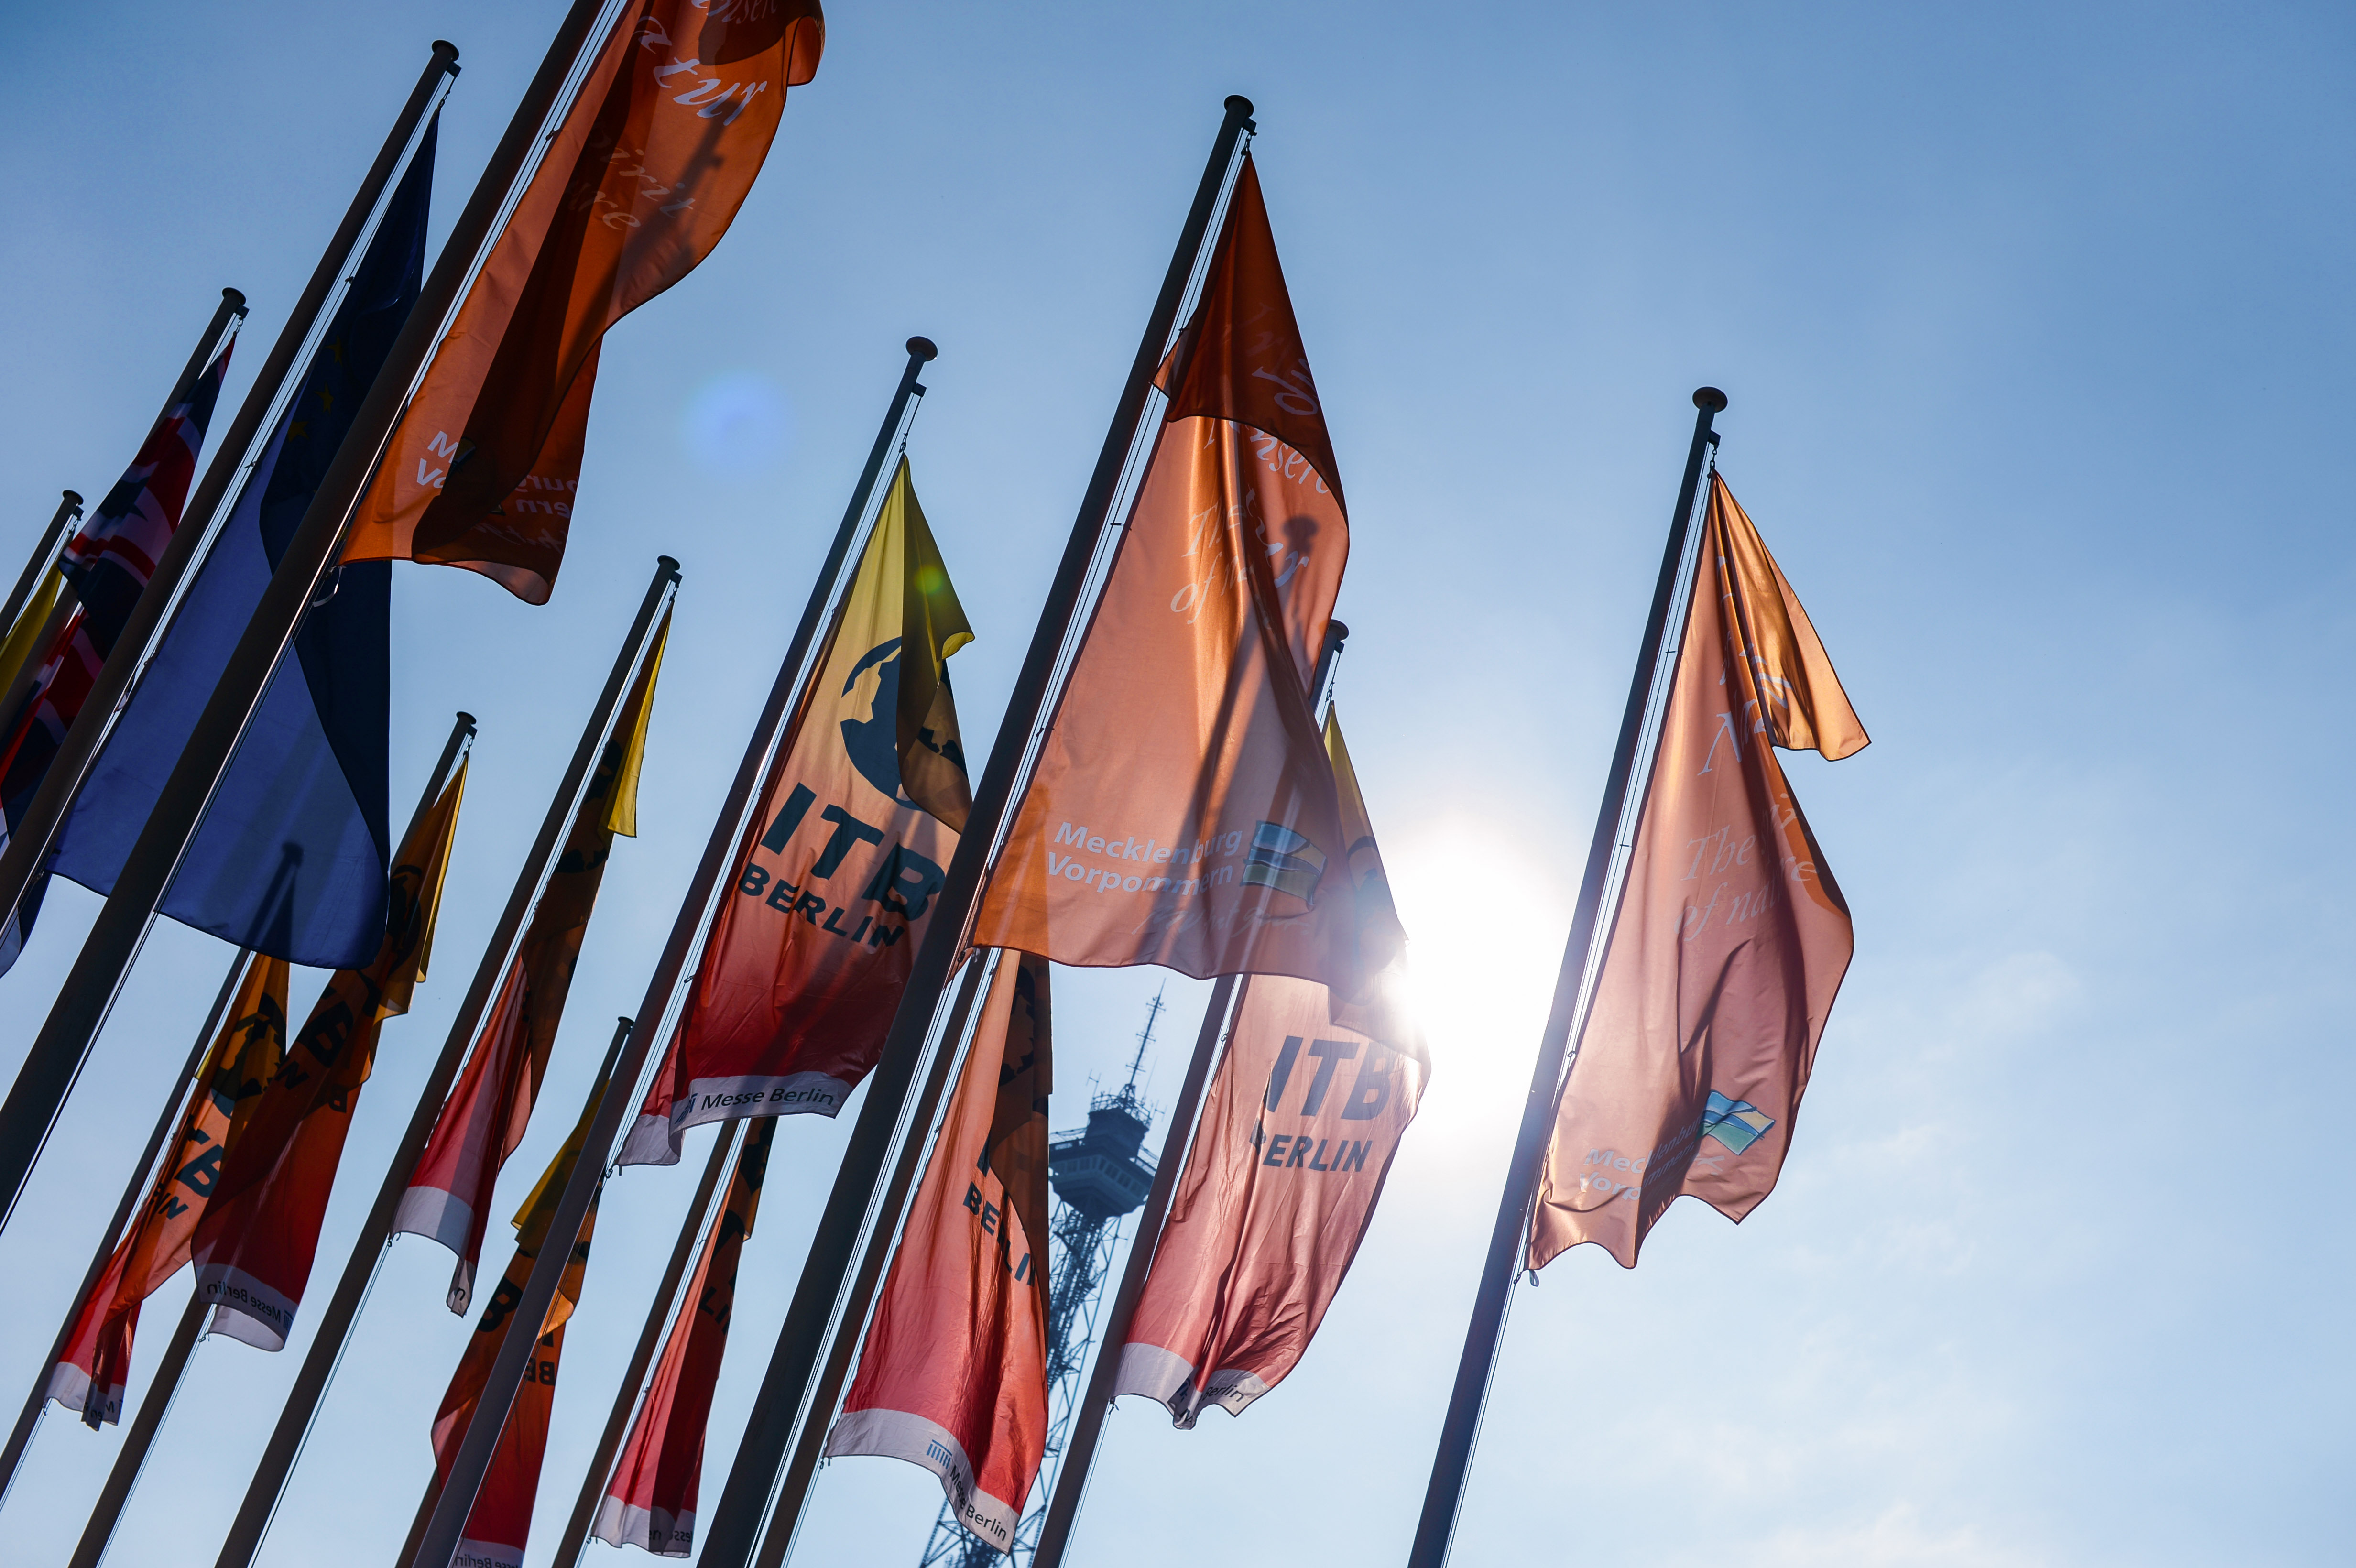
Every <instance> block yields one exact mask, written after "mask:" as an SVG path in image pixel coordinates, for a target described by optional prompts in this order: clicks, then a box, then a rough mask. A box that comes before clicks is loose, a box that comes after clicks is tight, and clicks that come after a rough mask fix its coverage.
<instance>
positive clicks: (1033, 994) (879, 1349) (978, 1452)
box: [826, 953, 1054, 1552]
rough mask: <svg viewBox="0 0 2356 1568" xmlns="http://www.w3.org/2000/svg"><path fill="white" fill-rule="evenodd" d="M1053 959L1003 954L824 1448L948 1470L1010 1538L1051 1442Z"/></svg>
mask: <svg viewBox="0 0 2356 1568" xmlns="http://www.w3.org/2000/svg"><path fill="white" fill-rule="evenodd" d="M1053 1075H1054V1066H1053V1051H1052V1050H1051V1045H1050V1038H1049V1023H1048V1010H1047V964H1046V960H1044V959H1042V958H1033V957H1032V956H1031V955H1029V954H1021V955H1016V954H1012V953H1010V954H1006V955H1003V956H1002V957H1001V959H1000V961H999V965H998V973H997V975H996V976H994V977H993V978H992V979H991V987H990V996H989V998H988V999H987V1000H986V1001H985V1002H984V1003H983V1005H982V1010H981V1019H980V1022H979V1023H978V1024H976V1025H975V1027H974V1036H973V1047H972V1049H971V1050H970V1051H969V1052H968V1053H967V1055H966V1061H965V1068H964V1071H963V1072H962V1073H961V1074H960V1075H959V1076H958V1086H957V1092H956V1094H955V1096H954V1097H953V1098H952V1099H951V1100H950V1102H949V1109H948V1116H947V1118H946V1119H945V1120H944V1121H943V1122H942V1124H941V1131H940V1136H939V1137H938V1138H937V1140H936V1141H935V1142H934V1145H933V1153H932V1158H931V1160H930V1161H929V1162H928V1163H927V1164H926V1168H925V1179H924V1181H923V1183H922V1185H921V1186H920V1187H919V1188H918V1189H917V1191H916V1203H915V1204H914V1205H913V1206H912V1207H911V1208H910V1209H909V1211H908V1221H907V1224H906V1225H905V1227H904V1228H903V1229H902V1232H901V1240H900V1251H899V1253H898V1254H897V1255H895V1256H894V1258H893V1260H892V1272H891V1274H890V1275H888V1276H887V1277H886V1278H885V1280H884V1282H883V1296H882V1297H881V1299H880V1300H879V1301H878V1303H877V1305H876V1307H875V1317H874V1320H873V1322H872V1323H871V1324H870V1325H869V1327H868V1330H867V1343H866V1348H865V1349H863V1350H862V1352H861V1355H860V1360H859V1376H858V1377H857V1378H856V1379H855V1380H854V1381H852V1383H851V1393H850V1395H849V1397H847V1398H846V1399H844V1401H843V1402H842V1411H843V1413H842V1416H841V1419H840V1420H838V1421H837V1422H836V1423H835V1424H834V1430H833V1431H831V1432H830V1433H829V1434H828V1435H827V1439H826V1451H827V1453H828V1454H829V1455H830V1456H840V1455H844V1454H875V1455H880V1456H884V1457H886V1458H893V1459H905V1460H907V1461H908V1462H909V1463H910V1464H912V1465H921V1466H923V1467H925V1468H926V1469H927V1470H930V1471H932V1472H933V1473H934V1474H935V1475H937V1476H938V1477H940V1478H941V1489H942V1490H943V1491H944V1492H946V1493H948V1499H949V1506H950V1508H951V1509H953V1510H954V1511H955V1512H956V1514H957V1518H958V1523H959V1524H962V1525H963V1526H965V1528H966V1529H968V1530H969V1531H972V1532H973V1533H974V1534H975V1535H977V1536H979V1537H980V1538H981V1539H982V1540H983V1541H987V1542H989V1543H990V1544H991V1545H992V1546H994V1547H996V1548H997V1549H998V1550H999V1551H1001V1552H1005V1551H1008V1550H1009V1549H1011V1548H1012V1545H1013V1543H1014V1526H1015V1522H1016V1521H1017V1520H1020V1519H1021V1518H1022V1515H1023V1501H1024V1499H1027V1498H1028V1497H1029V1496H1030V1495H1031V1487H1032V1483H1033V1482H1034V1481H1035V1480H1037V1479H1038V1477H1039V1464H1040V1460H1041V1459H1042V1457H1043V1456H1044V1455H1045V1453H1046V1448H1047V1224H1046V1213H1045V1209H1046V1192H1047V1091H1048V1088H1049V1086H1050V1083H1051V1081H1052V1078H1053Z"/></svg>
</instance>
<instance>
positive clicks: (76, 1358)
mask: <svg viewBox="0 0 2356 1568" xmlns="http://www.w3.org/2000/svg"><path fill="white" fill-rule="evenodd" d="M130 1255H131V1239H130V1238H129V1237H128V1236H126V1237H124V1238H123V1240H122V1241H121V1242H119V1243H115V1248H114V1255H113V1256H112V1257H110V1258H108V1259H107V1260H106V1267H105V1268H103V1269H102V1270H101V1271H100V1272H99V1275H98V1282H97V1283H96V1284H95V1285H91V1287H90V1294H89V1295H88V1296H83V1297H82V1298H81V1305H80V1307H77V1308H75V1309H74V1326H73V1332H72V1333H70V1334H69V1335H67V1336H66V1348H65V1349H63V1350H61V1351H59V1353H58V1364H57V1365H56V1366H54V1367H51V1368H50V1369H49V1387H48V1397H49V1398H51V1399H53V1400H55V1401H57V1403H59V1404H61V1405H64V1406H65V1407H66V1408H67V1409H68V1410H70V1411H72V1412H73V1413H75V1414H77V1415H79V1416H80V1417H81V1419H82V1423H83V1424H84V1425H87V1426H91V1427H96V1426H97V1425H99V1424H100V1423H102V1422H103V1423H106V1424H110V1425H111V1424H114V1423H116V1422H119V1421H121V1420H122V1419H123V1379H124V1378H126V1377H128V1376H130V1374H131V1363H130V1360H129V1358H128V1357H125V1358H124V1359H123V1360H121V1361H119V1362H117V1363H116V1364H115V1365H114V1366H113V1368H112V1369H111V1371H109V1373H108V1375H107V1377H106V1378H105V1379H104V1380H103V1381H101V1380H100V1379H99V1377H98V1376H97V1375H96V1368H97V1364H98V1335H99V1330H100V1328H101V1327H102V1326H103V1325H104V1323H105V1322H106V1314H107V1308H108V1307H109V1306H110V1305H111V1304H112V1302H113V1300H114V1297H115V1295H116V1293H117V1292H118V1291H119V1290H120V1289H121V1288H122V1285H123V1264H124V1263H125V1262H126V1261H127V1260H128V1259H129V1258H130ZM124 1316H125V1317H126V1319H127V1322H126V1324H125V1326H124V1327H123V1329H122V1330H121V1332H122V1333H123V1334H124V1335H125V1336H128V1335H129V1334H130V1332H131V1330H132V1329H133V1328H137V1327H138V1325H139V1306H138V1303H136V1302H134V1303H133V1304H132V1305H131V1307H130V1309H129V1311H128V1312H127V1313H126V1314H125V1315H124Z"/></svg>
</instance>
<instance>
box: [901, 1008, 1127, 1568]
mask: <svg viewBox="0 0 2356 1568" xmlns="http://www.w3.org/2000/svg"><path fill="white" fill-rule="evenodd" d="M1161 1017H1162V994H1161V993H1160V992H1158V991H1157V992H1155V993H1154V997H1153V1002H1152V1005H1151V1007H1149V1008H1147V1009H1146V1013H1145V1027H1144V1028H1143V1029H1140V1030H1139V1031H1138V1035H1137V1055H1136V1057H1135V1058H1134V1059H1133V1060H1132V1061H1130V1064H1129V1082H1128V1083H1124V1084H1122V1085H1121V1086H1120V1089H1119V1092H1118V1093H1111V1094H1098V1096H1096V1097H1095V1098H1094V1099H1093V1100H1090V1101H1089V1102H1088V1125H1087V1127H1086V1128H1084V1129H1082V1130H1079V1131H1076V1132H1068V1133H1064V1134H1061V1135H1059V1136H1057V1137H1056V1138H1055V1141H1054V1142H1053V1143H1052V1144H1050V1145H1049V1146H1048V1149H1047V1180H1048V1183H1049V1185H1051V1186H1052V1187H1053V1188H1054V1189H1055V1214H1054V1217H1053V1218H1052V1219H1050V1220H1049V1221H1048V1222H1047V1228H1048V1231H1049V1232H1050V1234H1052V1235H1053V1237H1054V1238H1055V1240H1054V1243H1053V1246H1052V1247H1051V1249H1050V1251H1049V1253H1048V1269H1049V1271H1050V1272H1049V1273H1048V1275H1047V1280H1048V1285H1047V1414H1048V1423H1047V1452H1046V1457H1045V1462H1044V1463H1043V1464H1042V1465H1041V1466H1040V1467H1039V1481H1038V1485H1037V1486H1036V1487H1034V1488H1033V1489H1032V1496H1033V1498H1034V1499H1037V1500H1036V1501H1034V1502H1033V1504H1032V1505H1031V1507H1030V1508H1028V1509H1025V1510H1024V1511H1023V1518H1022V1520H1021V1521H1020V1522H1018V1523H1017V1524H1016V1525H1015V1527H1014V1550H1013V1552H1012V1553H1011V1554H1010V1555H1011V1556H1012V1561H1013V1563H1014V1565H1015V1568H1024V1565H1025V1564H1027V1563H1029V1562H1030V1561H1031V1554H1032V1553H1033V1552H1035V1551H1037V1550H1038V1546H1039V1527H1040V1525H1041V1524H1042V1523H1044V1521H1045V1520H1046V1518H1047V1499H1049V1498H1050V1497H1052V1496H1054V1495H1055V1471H1056V1468H1057V1467H1058V1465H1059V1464H1060V1463H1061V1461H1062V1459H1063V1456H1064V1444H1065V1441H1066V1439H1067V1438H1068V1437H1069V1436H1070V1435H1071V1431H1072V1411H1073V1406H1074V1405H1075V1404H1076V1403H1078V1401H1079V1395H1080V1369H1081V1367H1082V1365H1084V1364H1085V1363H1086V1362H1087V1356H1088V1347H1089V1346H1090V1345H1091V1344H1093V1343H1094V1342H1095V1340H1096V1335H1097V1312H1098V1308H1099V1307H1102V1306H1103V1305H1104V1283H1105V1276H1106V1275H1108V1274H1109V1273H1110V1272H1111V1269H1112V1254H1113V1249H1114V1248H1115V1247H1117V1246H1118V1245H1119V1243H1120V1222H1121V1221H1122V1220H1123V1219H1124V1218H1125V1217H1127V1216H1128V1215H1130V1214H1133V1213H1135V1212H1137V1211H1138V1210H1139V1209H1141V1207H1143V1206H1144V1203H1145V1194H1146V1191H1147V1189H1150V1188H1151V1187H1152V1185H1153V1157H1152V1156H1151V1155H1149V1154H1146V1153H1145V1152H1144V1150H1143V1147H1142V1146H1143V1144H1144V1142H1145V1135H1146V1132H1147V1130H1148V1129H1150V1128H1151V1126H1152V1125H1153V1116H1152V1114H1151V1112H1149V1111H1147V1110H1146V1108H1145V1102H1144V1101H1142V1100H1141V1099H1139V1098H1138V1094H1137V1076H1138V1074H1139V1073H1140V1072H1142V1071H1143V1070H1144V1067H1145V1051H1146V1048H1147V1047H1148V1046H1150V1045H1151V1044H1152V1043H1153V1026H1154V1024H1155V1023H1156V1022H1157V1021H1158V1020H1159V1019H1161ZM999 1558H1000V1553H999V1551H998V1549H997V1548H996V1547H994V1546H991V1545H990V1544H989V1543H988V1542H987V1541H982V1540H980V1538H979V1537H977V1536H974V1535H971V1534H969V1533H968V1532H967V1531H965V1530H964V1529H963V1528H962V1527H961V1526H959V1525H958V1522H957V1516H956V1515H955V1514H954V1513H952V1512H951V1511H950V1510H949V1506H948V1502H947V1501H946V1500H944V1501H943V1502H942V1504H941V1517H940V1518H939V1519H937V1520H935V1521H934V1523H933V1533H932V1537H931V1539H930V1540H928V1541H926V1542H925V1555H924V1556H923V1557H922V1558H921V1559H919V1560H918V1568H936V1564H941V1563H947V1564H952V1565H953V1568H997V1564H998V1563H999Z"/></svg>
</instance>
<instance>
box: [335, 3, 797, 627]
mask: <svg viewBox="0 0 2356 1568" xmlns="http://www.w3.org/2000/svg"><path fill="white" fill-rule="evenodd" d="M825 41H826V23H825V20H824V18H823V17H822V16H820V15H819V5H818V0H767V3H764V4H758V5H755V4H741V5H714V4H712V0H633V3H632V4H630V5H627V6H626V8H625V9H624V10H623V12H622V14H621V16H619V17H617V18H616V21H615V23H614V28H613V31H612V32H611V33H609V34H608V35H607V36H606V38H605V44H604V45H603V47H602V48H599V50H598V51H597V53H596V55H595V57H594V59H593V60H592V62H591V64H590V67H589V74H588V77H587V79H586V80H584V82H583V83H582V86H581V93H580V96H579V97H578V98H577V99H576V100H574V101H573V108H572V110H571V111H570V112H568V113H567V114H566V115H565V117H564V120H563V123H562V124H560V125H559V126H558V127H557V128H556V130H555V131H554V133H552V135H551V137H550V140H549V146H548V151H547V153H546V155H545V156H544V157H543V158H542V159H541V164H540V166H539V168H538V169H537V170H536V171H535V172H534V173H533V175H532V176H531V181H530V185H529V186H527V187H525V190H524V193H523V195H522V197H520V199H519V201H518V202H517V204H516V208H515V212H514V214H513V216H512V217H510V218H509V219H508V225H507V228H506V229H505V230H504V231H503V232H502V233H501V234H500V236H499V240H498V244H497V245H495V246H494V247H492V250H491V253H490V256H489V258H488V259H487V261H485V262H484V263H483V270H482V272H481V273H480V274H479V275H478V276H477V278H476V280H475V283H474V286H473V288H472V289H470V290H469V291H468V293H467V294H466V301H465V303H464V304H461V305H460V306H459V309H458V315H457V319H456V321H455V324H454V325H452V327H451V329H450V334H449V336H447V337H445V338H444V340H443V343H442V347H441V349H440V351H439V352H438V353H437V354H436V355H435V356H434V363H433V365H432V366H431V368H428V369H427V371H426V373H425V380H424V383H423V386H421V387H420V388H419V389H418V391H417V395H416V396H415V397H414V398H412V400H411V401H410V404H409V408H408V411H406V412H405V413H404V414H403V415H402V420H401V423H400V424H399V425H398V426H397V427H396V428H395V429H394V431H393V433H392V439H391V443H390V444H389V445H388V446H387V448H386V450H385V454H384V460H383V463H382V464H381V465H380V467H379V468H378V470H377V475H376V478H375V480H374V482H373V483H372V484H371V485H370V486H369V493H368V495H367V496H366V498H365V499H364V500H363V501H362V502H361V505H360V509H359V514H358V516H357V517H355V518H354V520H353V524H352V532H351V538H350V541H349V543H348V545H347V547H346V549H345V552H344V556H345V559H346V560H423V561H435V562H439V563H441V564H443V565H445V566H463V567H466V568H467V569H468V570H469V571H479V572H482V573H483V574H484V575H485V576H487V577H489V578H491V579H492V580H493V581H497V582H498V583H500V584H502V585H503V586H505V587H506V588H507V589H508V590H509V592H512V593H514V594H516V595H517V596H519V598H522V599H525V600H527V601H529V602H530V603H534V604H543V603H547V602H548V596H549V593H550V592H551V590H552V588H553V587H554V585H555V581H556V571H557V568H558V567H559V566H560V565H561V564H562V561H563V559H564V541H565V535H566V531H567V530H568V529H569V528H570V527H571V525H572V515H573V496H574V493H575V491H576V490H577V489H578V487H579V484H580V478H581V451H582V443H583V439H584V435H585V433H586V431H587V428H588V421H589V399H590V394H591V390H592V389H593V388H594V385H595V382H596V376H597V352H598V346H599V343H600V341H601V340H602V339H603V337H604V336H605V330H606V329H607V328H608V327H610V326H612V325H614V323H616V322H617V321H619V320H621V319H622V317H623V316H625V315H628V314H629V313H630V312H631V311H633V310H636V309H637V307H638V306H639V305H641V304H645V303H646V302H647V301H648V300H649V299H652V298H653V297H654V296H655V295H657V294H659V293H662V292H663V291H664V290H665V289H667V288H669V287H670V286H671V285H672V284H673V283H677V282H679V281H680V279H681V278H683V277H685V276H686V275H687V274H688V273H689V272H691V271H692V270H694V268H695V266H696V265H697V263H699V262H701V261H702V260H703V258H704V257H705V256H707V255H709V254H710V253H711V251H712V247H713V246H714V245H717V244H718V243H719V242H720V237H721V236H722V235H723V234H724V233H726V232H727V231H728V226H729V224H730V223H731V222H732V221H733V220H734V218H735V216H736V209H737V208H739V207H741V206H742V205H744V197H745V195H746V193H748V192H749V191H750V190H751V189H752V187H753V180H754V177H755V176H756V175H758V174H759V173H760V172H761V164H762V161H763V160H764V159H765V158H766V157H767V155H768V151H769V144H770V143H771V142H772V141H773V140H774V139H775V138H776V133H777V122H778V119H779V117H780V115H781V114H782V113H783V112H784V110H785V101H786V90H787V88H788V87H792V86H797V85H798V84H800V83H802V82H806V81H808V80H809V79H810V78H811V76H812V75H813V74H814V73H816V71H817V70H818V61H819V53H820V51H821V50H822V48H824V46H825ZM714 315H715V317H718V318H723V319H724V317H725V315H726V311H725V308H724V307H723V308H722V309H721V310H719V311H716V312H715V313H714Z"/></svg>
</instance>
